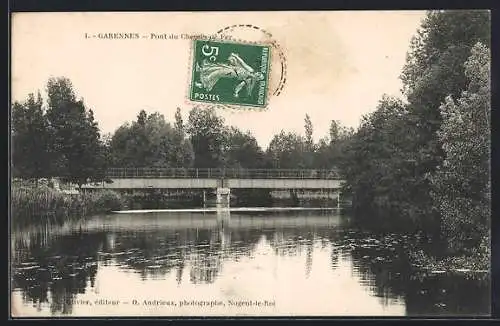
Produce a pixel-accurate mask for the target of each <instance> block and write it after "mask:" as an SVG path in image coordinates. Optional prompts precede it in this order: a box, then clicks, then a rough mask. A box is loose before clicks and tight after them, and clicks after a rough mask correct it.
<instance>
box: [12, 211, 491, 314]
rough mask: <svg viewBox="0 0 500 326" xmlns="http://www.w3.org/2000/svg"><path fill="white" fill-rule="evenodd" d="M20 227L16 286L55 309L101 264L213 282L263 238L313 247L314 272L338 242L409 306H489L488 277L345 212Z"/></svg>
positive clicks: (67, 305) (475, 309)
mask: <svg viewBox="0 0 500 326" xmlns="http://www.w3.org/2000/svg"><path fill="white" fill-rule="evenodd" d="M17 235H18V236H15V235H14V238H13V248H14V249H13V250H14V251H13V255H12V257H13V267H14V268H13V288H14V289H18V290H20V291H21V292H22V295H23V300H24V302H25V304H32V305H35V306H37V307H38V309H42V305H43V304H46V305H47V304H48V305H49V306H50V310H51V312H52V313H53V314H59V313H62V314H71V312H72V301H73V300H74V299H75V297H76V295H78V294H81V293H84V292H85V291H90V290H91V289H93V288H94V287H95V280H96V274H97V273H98V270H99V266H100V265H103V266H106V265H107V266H111V265H113V266H117V267H118V268H120V269H122V270H126V271H133V272H134V273H138V274H139V275H140V276H141V278H142V279H143V280H148V279H165V278H166V277H167V276H168V275H170V274H171V273H173V274H172V275H174V276H175V280H176V282H177V284H179V285H181V284H183V283H186V282H189V283H191V284H213V283H214V282H215V281H216V280H217V279H218V277H219V276H220V275H221V271H222V269H223V267H224V264H225V263H226V262H238V261H240V260H241V259H242V258H245V259H250V260H251V259H254V255H255V252H256V250H257V248H258V247H259V246H260V245H262V244H265V245H266V246H269V247H270V248H271V250H272V252H273V253H274V255H275V256H277V257H299V256H301V257H304V261H305V266H304V277H305V278H308V277H309V276H310V274H311V272H312V270H313V267H312V266H313V259H314V256H315V255H314V253H315V250H330V266H331V269H332V271H335V270H336V269H337V268H339V266H340V263H341V262H342V261H347V260H348V261H350V262H352V274H353V275H354V276H355V277H356V278H359V283H360V284H362V285H363V286H365V287H366V288H367V289H368V290H369V291H370V292H371V293H372V294H373V295H375V296H377V297H379V298H380V301H381V303H382V304H384V305H387V304H389V303H390V302H391V301H392V300H403V301H404V302H405V305H406V310H407V314H409V315H416V314H427V315H431V314H443V313H453V314H471V313H472V314H479V313H488V312H489V310H488V307H489V282H488V280H478V279H476V278H469V279H467V278H466V277H463V276H461V275H455V276H453V275H444V274H432V273H427V274H422V273H420V274H416V273H415V271H414V270H412V268H411V265H410V261H409V259H408V251H409V250H410V249H411V248H413V247H415V246H416V247H418V246H420V245H421V244H419V243H418V239H417V240H415V239H413V238H412V236H411V235H405V234H388V233H386V234H376V233H373V232H367V231H363V230H360V229H356V228H353V227H351V225H350V224H349V220H348V219H347V218H340V217H339V216H330V215H321V214H318V213H315V215H307V214H306V213H305V212H300V213H297V214H290V213H288V214H285V215H280V214H276V213H273V214H263V213H260V214H258V215H250V214H247V215H241V214H234V213H233V214H231V216H229V214H228V212H226V213H224V214H221V213H219V214H218V215H217V216H214V215H210V214H207V215H203V214H191V215H190V214H186V213H183V214H181V215H179V216H174V217H165V216H158V218H156V219H155V217H151V216H145V215H142V216H141V215H137V216H133V217H130V218H129V219H127V218H126V217H123V216H116V215H114V216H108V217H105V218H103V219H102V220H99V219H97V220H96V221H94V222H89V223H88V225H87V226H84V227H83V228H82V227H78V228H75V229H70V230H67V231H66V233H64V232H61V231H60V230H59V229H57V228H53V229H51V230H47V229H44V228H40V232H30V233H29V235H28V233H19V234H17ZM21 235H22V236H21ZM186 273H188V274H187V275H188V276H187V278H186ZM291 286H293V285H291Z"/></svg>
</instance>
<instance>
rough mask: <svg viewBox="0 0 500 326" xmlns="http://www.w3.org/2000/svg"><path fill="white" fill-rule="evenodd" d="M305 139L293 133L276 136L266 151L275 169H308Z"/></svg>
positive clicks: (281, 133)
mask: <svg viewBox="0 0 500 326" xmlns="http://www.w3.org/2000/svg"><path fill="white" fill-rule="evenodd" d="M304 143H305V142H304V138H303V137H301V136H299V135H297V134H296V133H293V132H288V133H287V132H285V131H283V130H282V131H281V132H280V133H279V134H278V135H275V136H274V137H273V138H272V139H271V142H270V143H269V146H268V148H267V151H266V155H267V157H268V159H269V161H270V162H271V165H272V167H273V168H275V169H303V168H305V167H306V162H305V158H304V150H305V144H304Z"/></svg>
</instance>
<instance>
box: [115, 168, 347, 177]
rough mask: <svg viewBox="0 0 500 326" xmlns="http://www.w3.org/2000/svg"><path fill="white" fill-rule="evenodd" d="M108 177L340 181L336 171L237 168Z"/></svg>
mask: <svg viewBox="0 0 500 326" xmlns="http://www.w3.org/2000/svg"><path fill="white" fill-rule="evenodd" d="M106 176H107V177H108V178H110V179H117V178H173V179H179V178H191V179H205V178H206V179H212V178H231V179H340V176H339V174H338V172H337V171H336V170H319V169H318V170H312V169H235V168H203V169H201V168H200V169H199V168H111V169H109V170H107V172H106Z"/></svg>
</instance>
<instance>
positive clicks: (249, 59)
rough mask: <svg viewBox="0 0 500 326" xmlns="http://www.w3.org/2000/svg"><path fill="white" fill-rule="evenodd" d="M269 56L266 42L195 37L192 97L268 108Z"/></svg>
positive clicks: (199, 99) (200, 100) (196, 99)
mask: <svg viewBox="0 0 500 326" xmlns="http://www.w3.org/2000/svg"><path fill="white" fill-rule="evenodd" d="M270 55H271V53H270V47H269V46H267V45H257V44H245V43H233V42H225V41H216V40H195V41H194V44H193V56H192V58H193V61H192V63H191V64H192V67H191V69H192V75H191V83H190V88H189V99H190V100H191V101H194V102H205V103H220V104H228V105H238V106H255V107H265V106H266V105H267V100H268V88H269V63H270Z"/></svg>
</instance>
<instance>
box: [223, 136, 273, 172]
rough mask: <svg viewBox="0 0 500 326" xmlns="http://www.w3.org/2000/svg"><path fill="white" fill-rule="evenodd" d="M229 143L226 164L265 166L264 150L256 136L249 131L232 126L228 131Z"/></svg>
mask: <svg viewBox="0 0 500 326" xmlns="http://www.w3.org/2000/svg"><path fill="white" fill-rule="evenodd" d="M226 142H227V144H228V146H227V147H228V149H227V153H226V156H227V159H226V166H228V167H233V168H247V169H255V168H262V167H263V166H264V152H263V151H262V149H261V148H260V146H259V144H258V143H257V140H256V139H255V137H254V136H253V135H252V134H251V133H250V132H249V131H247V132H242V131H241V130H239V129H238V128H235V127H231V128H229V130H228V131H227V136H226Z"/></svg>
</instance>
